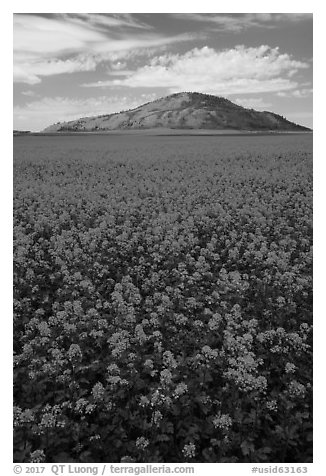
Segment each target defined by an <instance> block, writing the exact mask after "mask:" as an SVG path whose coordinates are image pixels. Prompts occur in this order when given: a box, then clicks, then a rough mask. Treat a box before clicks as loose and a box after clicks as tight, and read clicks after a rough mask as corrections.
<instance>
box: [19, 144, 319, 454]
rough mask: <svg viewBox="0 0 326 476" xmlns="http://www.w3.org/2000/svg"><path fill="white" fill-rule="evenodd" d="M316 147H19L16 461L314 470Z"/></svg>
mask: <svg viewBox="0 0 326 476" xmlns="http://www.w3.org/2000/svg"><path fill="white" fill-rule="evenodd" d="M310 140H311V139H310V138H309V137H308V138H307V137H302V136H293V137H290V136H286V137H269V138H264V137H255V138H252V137H240V138H239V137H231V138H230V137H224V138H223V137H219V138H216V137H213V138H209V137H204V138H200V137H188V138H186V139H185V138H183V137H173V138H170V137H160V138H158V137H130V136H129V137H128V136H123V137H121V136H120V137H119V136H118V137H114V136H111V137H105V136H98V137H92V138H90V137H85V136H80V137H78V138H75V137H61V138H60V139H59V138H56V137H26V138H23V137H19V138H16V139H15V144H14V146H15V149H14V152H15V162H14V193H15V196H14V351H15V355H14V405H15V406H14V451H15V453H14V459H15V461H16V462H42V461H46V462H68V461H72V462H107V461H110V462H127V461H129V462H185V461H191V462H240V463H242V462H309V461H311V459H312V452H311V434H312V433H311V425H312V414H311V400H312V398H311V394H312V388H311V383H312V376H311V373H312V269H311V268H312V158H311V144H310Z"/></svg>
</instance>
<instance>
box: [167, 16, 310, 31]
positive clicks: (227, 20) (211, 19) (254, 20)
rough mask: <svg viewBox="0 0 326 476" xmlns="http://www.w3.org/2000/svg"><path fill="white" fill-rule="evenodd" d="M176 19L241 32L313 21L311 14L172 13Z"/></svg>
mask: <svg viewBox="0 0 326 476" xmlns="http://www.w3.org/2000/svg"><path fill="white" fill-rule="evenodd" d="M171 16H173V17H174V18H176V19H179V20H186V21H194V22H202V23H207V24H213V25H214V29H215V30H220V31H226V30H228V31H232V32H240V31H242V30H245V29H248V28H253V27H258V28H262V27H263V28H276V27H278V26H280V24H282V23H285V22H298V21H302V20H307V19H312V14H310V13H245V14H240V13H238V14H233V15H230V14H214V13H172V14H171Z"/></svg>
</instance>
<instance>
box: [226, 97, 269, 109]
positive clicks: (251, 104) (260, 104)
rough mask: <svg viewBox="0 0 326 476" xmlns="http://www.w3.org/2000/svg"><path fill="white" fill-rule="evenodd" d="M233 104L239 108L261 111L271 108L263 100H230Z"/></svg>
mask: <svg viewBox="0 0 326 476" xmlns="http://www.w3.org/2000/svg"><path fill="white" fill-rule="evenodd" d="M232 101H233V102H235V103H236V104H239V106H243V107H247V108H250V109H262V110H266V108H268V107H270V106H272V104H271V103H270V102H267V101H265V100H264V99H263V98H261V97H259V98H236V99H232Z"/></svg>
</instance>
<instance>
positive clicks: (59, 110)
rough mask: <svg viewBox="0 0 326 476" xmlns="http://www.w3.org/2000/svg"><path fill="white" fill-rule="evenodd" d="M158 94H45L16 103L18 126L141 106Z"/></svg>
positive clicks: (41, 125)
mask: <svg viewBox="0 0 326 476" xmlns="http://www.w3.org/2000/svg"><path fill="white" fill-rule="evenodd" d="M155 98H156V94H153V93H152V94H142V95H140V96H139V97H135V96H128V95H125V96H121V97H120V96H112V97H108V96H100V97H90V98H87V99H80V98H67V97H61V96H59V97H44V98H42V99H40V100H37V101H31V102H29V103H27V104H25V105H23V106H22V105H19V106H15V107H14V111H13V112H14V128H15V129H18V130H31V129H32V130H33V131H39V130H42V129H44V128H45V127H47V126H49V125H50V124H53V123H55V122H59V121H60V122H62V121H70V120H73V119H78V118H80V117H87V116H98V115H101V114H110V113H113V112H120V111H123V110H127V109H132V108H134V107H137V106H140V105H141V104H144V103H145V102H149V101H152V100H153V99H155Z"/></svg>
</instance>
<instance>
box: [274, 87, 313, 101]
mask: <svg viewBox="0 0 326 476" xmlns="http://www.w3.org/2000/svg"><path fill="white" fill-rule="evenodd" d="M277 96H279V97H282V98H297V99H298V98H299V99H301V98H308V97H311V96H312V88H302V89H295V90H294V91H286V92H285V91H280V92H278V93H277Z"/></svg>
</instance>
